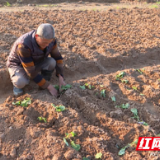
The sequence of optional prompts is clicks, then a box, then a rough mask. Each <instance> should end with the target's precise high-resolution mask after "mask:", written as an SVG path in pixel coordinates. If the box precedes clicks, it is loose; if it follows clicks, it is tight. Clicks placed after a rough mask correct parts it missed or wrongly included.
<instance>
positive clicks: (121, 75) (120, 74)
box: [116, 72, 126, 80]
mask: <svg viewBox="0 0 160 160" xmlns="http://www.w3.org/2000/svg"><path fill="white" fill-rule="evenodd" d="M125 74H126V73H125V72H120V73H119V74H117V75H116V80H120V79H121V78H123V77H124V76H125Z"/></svg>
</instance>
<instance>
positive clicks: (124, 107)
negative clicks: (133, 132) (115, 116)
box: [121, 103, 129, 109]
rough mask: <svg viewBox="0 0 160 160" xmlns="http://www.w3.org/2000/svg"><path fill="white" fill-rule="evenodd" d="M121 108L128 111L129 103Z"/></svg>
mask: <svg viewBox="0 0 160 160" xmlns="http://www.w3.org/2000/svg"><path fill="white" fill-rule="evenodd" d="M121 107H122V108H123V109H127V108H129V103H126V104H122V105H121Z"/></svg>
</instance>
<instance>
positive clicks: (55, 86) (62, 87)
mask: <svg viewBox="0 0 160 160" xmlns="http://www.w3.org/2000/svg"><path fill="white" fill-rule="evenodd" d="M71 87H72V86H71V85H70V84H67V85H65V86H61V92H62V91H66V90H68V89H70V88H71ZM54 88H55V89H56V90H58V91H59V85H54Z"/></svg>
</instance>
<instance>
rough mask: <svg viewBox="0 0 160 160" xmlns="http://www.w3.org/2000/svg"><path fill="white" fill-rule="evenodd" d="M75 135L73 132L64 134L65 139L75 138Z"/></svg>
mask: <svg viewBox="0 0 160 160" xmlns="http://www.w3.org/2000/svg"><path fill="white" fill-rule="evenodd" d="M75 136H76V133H75V132H70V133H66V137H65V138H71V137H75Z"/></svg>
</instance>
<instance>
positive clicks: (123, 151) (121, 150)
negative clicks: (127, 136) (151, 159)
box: [118, 139, 138, 156]
mask: <svg viewBox="0 0 160 160" xmlns="http://www.w3.org/2000/svg"><path fill="white" fill-rule="evenodd" d="M137 143H138V139H136V140H135V141H133V142H132V143H130V144H128V145H127V146H125V147H123V148H122V149H120V151H119V152H118V155H119V156H122V155H124V154H125V151H126V149H127V148H128V147H131V146H133V145H135V144H137Z"/></svg>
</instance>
